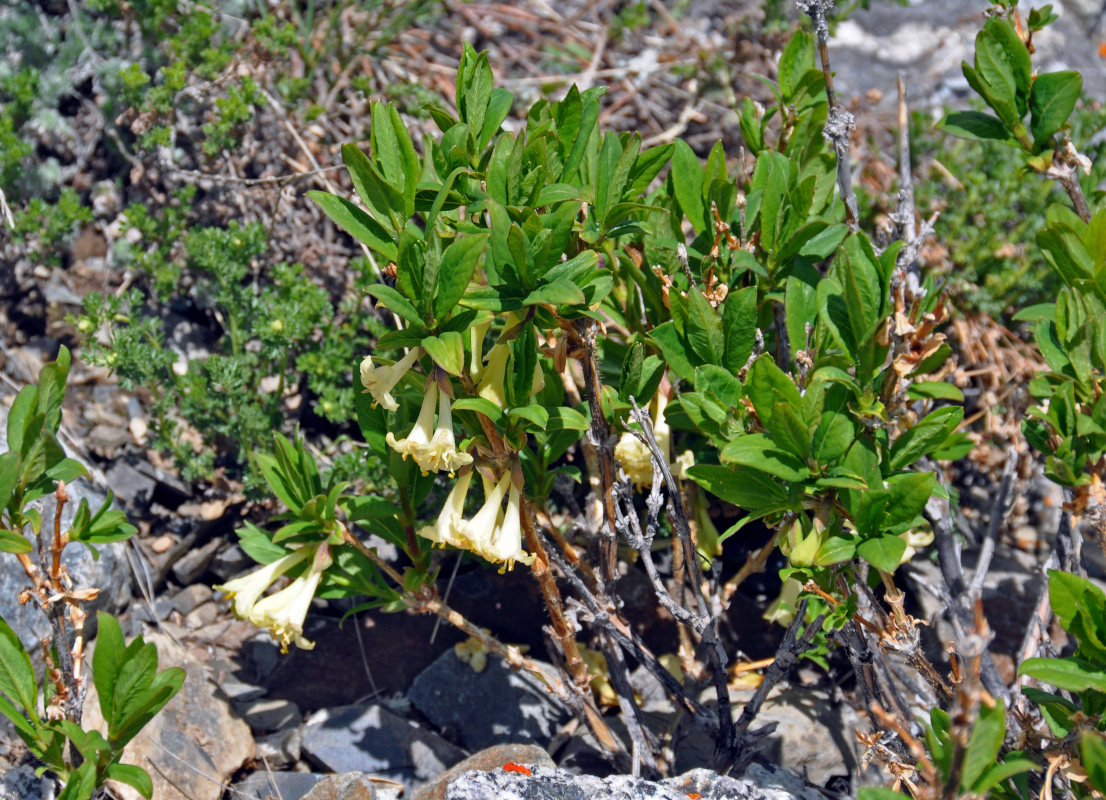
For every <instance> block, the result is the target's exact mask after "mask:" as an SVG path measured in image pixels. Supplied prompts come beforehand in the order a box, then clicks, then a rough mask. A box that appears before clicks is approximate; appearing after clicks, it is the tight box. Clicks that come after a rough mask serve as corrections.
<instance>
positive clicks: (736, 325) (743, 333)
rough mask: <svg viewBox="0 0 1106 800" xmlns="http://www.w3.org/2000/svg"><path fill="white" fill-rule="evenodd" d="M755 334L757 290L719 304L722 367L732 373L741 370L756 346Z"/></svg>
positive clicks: (751, 288) (740, 292) (733, 294)
mask: <svg viewBox="0 0 1106 800" xmlns="http://www.w3.org/2000/svg"><path fill="white" fill-rule="evenodd" d="M756 332H757V287H755V286H747V287H746V288H744V289H740V290H738V291H736V292H731V293H730V294H728V295H727V296H726V299H725V300H724V301H723V303H722V339H723V342H724V352H723V356H722V361H721V364H722V366H724V367H725V368H726V369H728V370H730V371H731V372H734V373H736V372H737V371H738V370H740V369H741V368H742V367H744V366H745V362H746V361H748V360H749V356H750V355H751V354H752V352H753V347H755V346H756Z"/></svg>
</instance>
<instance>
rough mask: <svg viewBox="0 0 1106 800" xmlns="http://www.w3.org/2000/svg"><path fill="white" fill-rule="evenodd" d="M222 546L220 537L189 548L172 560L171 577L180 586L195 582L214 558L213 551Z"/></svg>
mask: <svg viewBox="0 0 1106 800" xmlns="http://www.w3.org/2000/svg"><path fill="white" fill-rule="evenodd" d="M222 546H223V541H222V539H212V540H211V541H210V542H207V543H206V544H204V545H202V546H200V547H193V548H190V549H189V550H188V551H186V552H185V554H184V555H182V556H181V557H180V558H178V559H177V560H176V561H174V562H173V566H172V570H173V577H174V578H176V579H177V581H179V582H180V584H181V586H190V585H191V584H193V583H195V582H196V581H198V580H199V579H200V577H201V576H202V575H203V574H204V571H205V570H206V569H207V566H208V564H210V563H211V561H212V559H214V558H215V551H216V550H218V549H219V548H220V547H222Z"/></svg>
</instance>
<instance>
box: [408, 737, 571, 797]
mask: <svg viewBox="0 0 1106 800" xmlns="http://www.w3.org/2000/svg"><path fill="white" fill-rule="evenodd" d="M506 764H522V765H524V766H526V767H527V768H529V769H533V767H535V766H539V767H555V766H557V765H556V764H555V763H554V762H553V759H552V758H550V757H549V753H547V752H545V749H544V748H541V747H538V746H537V745H534V744H497V745H494V746H492V747H489V748H487V749H486V750H481V751H480V752H479V753H473V754H472V755H471V756H469V757H468V758H466V759H465V760H464V761H461V762H459V763H457V764H454V765H453V766H452V767H450V768H449V769H447V770H446V771H445V772H443V773H442V774H441V775H439V776H438V777H437V778H435V779H434V780H432V781H430V782H429V783H427V784H424V785H422V786H420V787H419V788H418V790H417V791H416V792H415V794H414V796H413V797H412V798H411V800H445V794H446V789H447V788H448V787H449V784H450V783H452V782H453V781H454V780H456V779H457V778H459V777H460V776H461V775H464V774H465V773H466V772H472V771H473V770H478V771H483V772H491V771H493V770H497V769H502V768H503V766H504V765H506Z"/></svg>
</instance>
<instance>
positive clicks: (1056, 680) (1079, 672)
mask: <svg viewBox="0 0 1106 800" xmlns="http://www.w3.org/2000/svg"><path fill="white" fill-rule="evenodd" d="M1018 674H1019V675H1028V676H1029V677H1031V678H1036V679H1037V680H1039V681H1044V682H1045V683H1050V684H1052V685H1053V686H1055V687H1056V688H1058V689H1064V690H1066V691H1069V692H1085V691H1086V690H1087V689H1095V690H1097V691H1099V692H1106V672H1104V671H1102V670H1101V669H1097V668H1096V666H1095V665H1094V664H1091V663H1089V662H1086V661H1080V660H1078V659H1075V658H1027V659H1026V660H1025V661H1023V662H1022V665H1021V666H1020V667H1019V668H1018Z"/></svg>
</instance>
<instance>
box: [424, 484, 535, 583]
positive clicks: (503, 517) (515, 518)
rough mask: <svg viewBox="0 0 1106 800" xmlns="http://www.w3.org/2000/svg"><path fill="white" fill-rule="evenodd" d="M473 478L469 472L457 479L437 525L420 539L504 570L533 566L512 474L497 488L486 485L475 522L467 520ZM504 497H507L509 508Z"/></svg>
mask: <svg viewBox="0 0 1106 800" xmlns="http://www.w3.org/2000/svg"><path fill="white" fill-rule="evenodd" d="M472 475H473V473H472V471H469V472H466V473H464V474H463V475H461V477H460V478H458V479H457V484H456V485H455V486H454V487H453V491H451V492H450V493H449V497H447V498H446V501H445V505H444V506H443V507H442V512H441V514H439V515H438V520H437V522H436V523H435V524H434V525H426V526H424V527H423V528H422V529H420V530H419V536H422V537H423V538H424V539H429V540H430V541H432V542H434V543H436V544H440V545H442V546H445V545H447V544H448V545H452V546H453V547H457V548H460V549H462V550H470V551H471V552H473V553H475V554H476V555H478V556H480V557H481V558H485V559H487V560H488V561H490V562H492V563H493V564H503V565H504V566H503V569H512V568H514V565H515V562H516V561H520V562H522V563H523V564H526V565H530V564H532V563H534V555H533V554H532V553H527V552H526V551H525V550H523V549H522V516H521V515H522V503H521V500H522V497H521V494H520V492H519V490H518V488H517V487H516V486H515V485H514V482H513V481H512V480H511V473H510V472H507V473H504V475H503V477H502V478H500V479H499V481H498V482H497V483H495V484H492V483H491V482H490V481H485V482H484V505H483V506H482V507H481V508H480V510H479V511H477V512H476V514H475V515H474V516H473V517H472V519H470V520H466V519H465V518H464V506H465V496H466V495H467V494H468V490H469V485H470V484H471V483H472ZM504 496H506V497H507V506H506V508H504V506H503V498H504Z"/></svg>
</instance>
